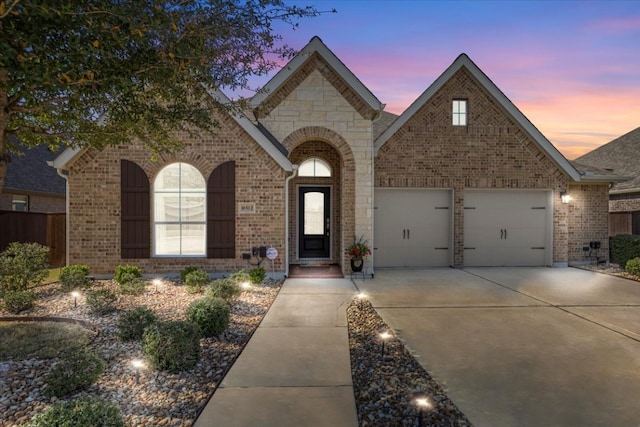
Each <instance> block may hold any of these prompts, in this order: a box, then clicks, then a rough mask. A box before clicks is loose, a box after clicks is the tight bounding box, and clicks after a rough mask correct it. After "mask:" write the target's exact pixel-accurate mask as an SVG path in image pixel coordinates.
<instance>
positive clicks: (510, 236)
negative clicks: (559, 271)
mask: <svg viewBox="0 0 640 427" xmlns="http://www.w3.org/2000/svg"><path fill="white" fill-rule="evenodd" d="M551 210H552V209H551V206H550V202H549V193H548V192H547V191H510V190H502V191H469V190H466V191H465V193H464V265H465V266H467V267H471V266H544V265H547V264H548V262H547V257H548V255H549V254H550V253H551V244H550V243H549V242H551V239H550V235H551V231H550V230H551V227H550V224H551V221H550V218H549V217H550V215H551V214H552V213H551Z"/></svg>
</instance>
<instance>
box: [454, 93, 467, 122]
mask: <svg viewBox="0 0 640 427" xmlns="http://www.w3.org/2000/svg"><path fill="white" fill-rule="evenodd" d="M452 117H453V125H454V126H466V125H467V100H466V99H454V100H453V114H452Z"/></svg>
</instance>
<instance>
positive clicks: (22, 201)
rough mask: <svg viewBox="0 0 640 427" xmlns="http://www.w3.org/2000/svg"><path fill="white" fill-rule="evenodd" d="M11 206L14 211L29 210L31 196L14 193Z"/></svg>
mask: <svg viewBox="0 0 640 427" xmlns="http://www.w3.org/2000/svg"><path fill="white" fill-rule="evenodd" d="M11 208H12V209H13V210H14V211H20V212H27V211H29V196H18V195H15V194H14V195H13V197H12V198H11Z"/></svg>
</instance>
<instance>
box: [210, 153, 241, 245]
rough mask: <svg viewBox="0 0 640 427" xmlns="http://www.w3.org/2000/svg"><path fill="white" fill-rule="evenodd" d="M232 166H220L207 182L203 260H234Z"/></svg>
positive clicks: (234, 221)
mask: <svg viewBox="0 0 640 427" xmlns="http://www.w3.org/2000/svg"><path fill="white" fill-rule="evenodd" d="M235 207H236V163H235V162H234V161H229V162H226V163H223V164H221V165H220V166H218V167H217V168H215V170H214V171H213V172H211V176H209V181H208V182H207V258H235V256H236V208H235Z"/></svg>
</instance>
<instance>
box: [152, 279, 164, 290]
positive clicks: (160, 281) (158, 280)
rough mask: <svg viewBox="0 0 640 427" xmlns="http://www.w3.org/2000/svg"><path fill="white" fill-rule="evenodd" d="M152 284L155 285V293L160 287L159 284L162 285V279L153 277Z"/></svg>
mask: <svg viewBox="0 0 640 427" xmlns="http://www.w3.org/2000/svg"><path fill="white" fill-rule="evenodd" d="M153 285H154V286H155V287H156V293H158V288H159V287H160V285H162V280H160V279H153Z"/></svg>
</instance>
